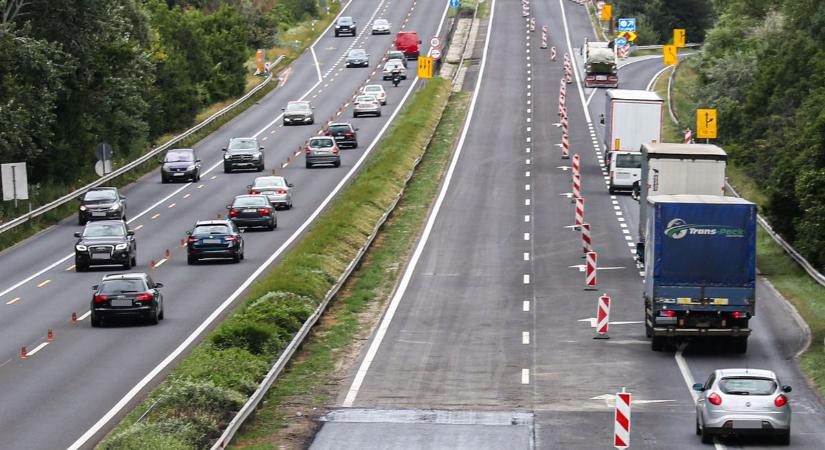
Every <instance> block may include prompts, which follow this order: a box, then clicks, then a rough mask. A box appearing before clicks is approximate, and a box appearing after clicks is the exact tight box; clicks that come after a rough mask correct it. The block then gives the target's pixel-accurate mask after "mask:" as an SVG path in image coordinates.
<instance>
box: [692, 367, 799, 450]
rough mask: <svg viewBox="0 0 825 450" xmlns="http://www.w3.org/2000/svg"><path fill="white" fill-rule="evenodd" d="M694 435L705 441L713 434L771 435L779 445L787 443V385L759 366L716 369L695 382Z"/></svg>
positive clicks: (709, 441)
mask: <svg viewBox="0 0 825 450" xmlns="http://www.w3.org/2000/svg"><path fill="white" fill-rule="evenodd" d="M693 389H694V390H696V391H699V392H700V394H699V398H698V399H697V401H696V434H698V435H700V436H702V442H703V443H705V444H710V443H713V438H714V436H722V437H725V436H729V435H750V434H761V435H772V436H773V437H774V438H775V439H776V440H777V442H778V443H779V444H782V445H788V444H790V442H791V406H790V400H789V399H788V397H787V396H785V394H786V393H788V392H791V387H790V386H783V385H781V384H780V383H779V379H778V378H777V377H776V374H775V373H773V372H772V371H770V370H761V369H719V370H715V371H713V373H712V374H711V375H710V377H708V379H707V381H706V382H705V383H704V384H702V383H696V384H694V385H693Z"/></svg>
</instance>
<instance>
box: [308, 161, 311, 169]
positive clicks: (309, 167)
mask: <svg viewBox="0 0 825 450" xmlns="http://www.w3.org/2000/svg"><path fill="white" fill-rule="evenodd" d="M307 169H312V163H310V162H309V161H307Z"/></svg>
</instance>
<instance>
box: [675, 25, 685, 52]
mask: <svg viewBox="0 0 825 450" xmlns="http://www.w3.org/2000/svg"><path fill="white" fill-rule="evenodd" d="M673 45H675V46H677V47H679V48H682V47H684V46H685V29H684V28H674V29H673Z"/></svg>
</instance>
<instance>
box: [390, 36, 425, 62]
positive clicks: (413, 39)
mask: <svg viewBox="0 0 825 450" xmlns="http://www.w3.org/2000/svg"><path fill="white" fill-rule="evenodd" d="M420 46H421V39H419V38H418V32H416V31H399V32H398V34H396V35H395V49H396V50H401V51H402V52H404V56H406V57H407V59H417V58H418V54H419V52H420V49H419V47H420Z"/></svg>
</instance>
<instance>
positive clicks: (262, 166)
mask: <svg viewBox="0 0 825 450" xmlns="http://www.w3.org/2000/svg"><path fill="white" fill-rule="evenodd" d="M256 170H257V171H258V172H263V171H264V164H263V163H261V165H260V166H258V167H257V169H256Z"/></svg>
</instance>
